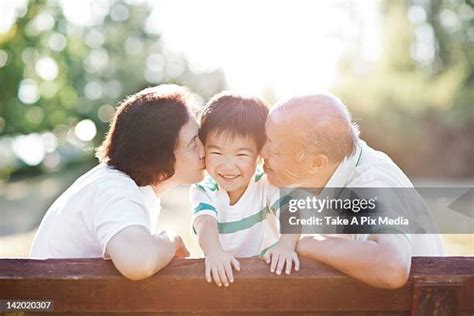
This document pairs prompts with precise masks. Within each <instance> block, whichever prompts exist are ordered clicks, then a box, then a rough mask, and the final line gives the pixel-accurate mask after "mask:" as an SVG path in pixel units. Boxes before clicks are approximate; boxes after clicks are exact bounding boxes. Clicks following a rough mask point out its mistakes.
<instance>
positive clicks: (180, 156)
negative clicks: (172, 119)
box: [173, 117, 204, 184]
mask: <svg viewBox="0 0 474 316" xmlns="http://www.w3.org/2000/svg"><path fill="white" fill-rule="evenodd" d="M174 154H175V157H176V162H175V165H174V169H175V174H174V175H173V180H174V181H175V182H176V183H177V184H192V183H196V182H199V181H201V180H202V179H203V178H204V148H203V145H202V143H201V141H200V140H199V137H198V124H197V123H196V120H195V119H194V118H193V117H190V118H189V121H188V122H187V123H186V124H185V125H183V127H182V128H181V130H180V132H179V136H178V146H177V147H176V149H175V151H174Z"/></svg>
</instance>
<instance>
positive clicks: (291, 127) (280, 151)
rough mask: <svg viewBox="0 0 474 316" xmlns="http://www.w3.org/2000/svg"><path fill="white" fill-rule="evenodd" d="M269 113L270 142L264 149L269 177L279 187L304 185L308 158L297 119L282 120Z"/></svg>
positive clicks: (265, 167)
mask: <svg viewBox="0 0 474 316" xmlns="http://www.w3.org/2000/svg"><path fill="white" fill-rule="evenodd" d="M279 116H280V117H281V114H280V113H277V114H276V115H275V114H273V117H272V115H270V116H269V117H268V119H267V123H266V124H265V130H266V133H267V142H266V143H265V146H264V147H263V150H262V157H263V158H264V160H265V164H264V166H263V168H264V170H265V173H266V174H267V177H268V180H269V181H270V183H272V184H273V185H274V186H277V187H294V186H301V185H302V183H304V181H305V178H306V177H307V173H308V168H309V166H308V163H309V162H308V161H307V160H304V159H302V154H303V153H304V145H303V144H302V143H301V142H300V141H298V139H300V137H299V136H298V134H297V130H298V128H301V127H298V126H297V125H298V124H297V122H293V123H291V122H287V121H286V120H279V119H278V118H279Z"/></svg>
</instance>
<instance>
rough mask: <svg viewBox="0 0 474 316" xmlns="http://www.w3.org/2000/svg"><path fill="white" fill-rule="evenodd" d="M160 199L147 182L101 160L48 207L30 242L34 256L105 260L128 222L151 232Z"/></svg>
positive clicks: (158, 209) (31, 254)
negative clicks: (141, 184) (143, 183)
mask: <svg viewBox="0 0 474 316" xmlns="http://www.w3.org/2000/svg"><path fill="white" fill-rule="evenodd" d="M159 213H160V200H159V198H158V197H157V196H156V194H155V192H154V191H153V188H152V187H150V186H144V187H139V186H137V185H136V183H135V181H133V180H132V179H131V178H130V177H129V176H128V175H126V174H125V173H123V172H121V171H118V170H115V169H113V168H111V167H109V166H107V165H106V164H99V165H97V166H96V167H95V168H93V169H91V170H89V171H88V172H87V173H86V174H84V175H83V176H81V177H80V178H79V179H77V180H76V181H75V182H74V183H73V184H72V185H71V186H70V187H69V188H68V189H67V190H66V191H65V192H64V193H63V194H62V195H61V196H60V197H59V198H58V199H57V200H56V201H55V202H54V203H53V205H52V206H51V207H50V208H49V210H48V211H47V213H46V215H45V216H44V218H43V220H42V222H41V224H40V226H39V228H38V231H37V232H36V235H35V238H34V240H33V244H32V246H31V251H30V257H32V258H96V257H103V258H104V259H108V255H107V253H106V249H107V244H108V242H109V241H110V239H111V238H112V237H113V236H114V235H115V234H117V233H118V232H119V231H121V230H122V229H124V228H126V227H128V226H135V225H138V226H143V227H145V228H146V229H147V230H148V231H150V233H153V232H154V228H155V227H156V223H157V220H158V216H159Z"/></svg>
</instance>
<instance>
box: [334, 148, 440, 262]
mask: <svg viewBox="0 0 474 316" xmlns="http://www.w3.org/2000/svg"><path fill="white" fill-rule="evenodd" d="M326 187H329V188H413V184H412V183H411V182H410V180H409V179H408V177H407V176H406V175H405V174H404V173H403V171H402V170H401V169H400V168H399V167H398V166H397V165H396V164H395V163H394V162H393V161H392V160H391V159H390V157H388V156H387V155H386V154H385V153H383V152H380V151H376V150H374V149H372V148H371V147H369V146H368V145H367V144H366V143H365V142H364V141H362V140H359V142H358V146H357V148H356V151H355V153H354V154H353V155H352V156H351V157H348V158H346V159H344V160H343V161H342V162H341V164H340V165H339V166H338V168H337V169H336V171H335V172H334V174H333V175H332V177H331V178H330V179H329V181H328V183H327V184H326ZM369 236H370V235H368V234H359V235H356V234H354V235H352V236H351V237H352V238H353V239H354V240H367V239H368V238H369ZM407 237H408V239H409V240H410V242H411V245H412V255H413V256H442V255H444V251H443V244H442V241H441V238H440V236H439V234H410V235H407Z"/></svg>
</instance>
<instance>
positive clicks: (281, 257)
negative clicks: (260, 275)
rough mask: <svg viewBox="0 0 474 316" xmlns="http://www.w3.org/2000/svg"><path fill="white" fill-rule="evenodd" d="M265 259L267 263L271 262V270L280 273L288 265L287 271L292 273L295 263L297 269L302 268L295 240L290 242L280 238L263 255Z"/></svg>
mask: <svg viewBox="0 0 474 316" xmlns="http://www.w3.org/2000/svg"><path fill="white" fill-rule="evenodd" d="M263 260H265V262H266V263H267V264H270V271H271V272H272V273H273V272H275V273H276V274H278V275H280V274H281V272H282V271H283V266H285V265H286V269H285V273H286V274H288V275H289V274H291V268H292V267H293V263H294V265H295V271H299V269H300V260H299V258H298V255H297V254H296V251H295V245H294V242H289V241H286V240H283V237H282V238H280V240H279V241H278V243H277V244H276V245H275V246H273V247H272V248H270V249H268V251H267V252H266V253H265V255H264V256H263Z"/></svg>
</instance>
